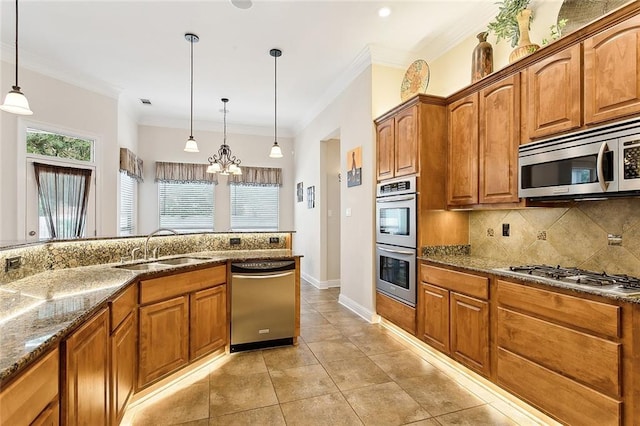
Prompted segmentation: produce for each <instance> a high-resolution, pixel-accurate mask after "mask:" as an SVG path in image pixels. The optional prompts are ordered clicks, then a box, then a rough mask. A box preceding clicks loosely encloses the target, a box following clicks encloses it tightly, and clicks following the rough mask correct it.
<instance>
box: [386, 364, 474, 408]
mask: <svg viewBox="0 0 640 426" xmlns="http://www.w3.org/2000/svg"><path fill="white" fill-rule="evenodd" d="M398 384H399V385H400V386H401V387H402V388H403V389H404V390H405V391H406V392H407V393H408V394H409V395H411V396H412V397H413V399H415V400H416V401H417V402H418V403H419V404H420V405H422V406H423V407H424V408H425V409H426V410H427V411H429V413H431V414H432V415H434V416H439V415H441V414H447V413H451V412H454V411H459V410H462V409H465V408H471V407H476V406H478V405H483V404H484V403H485V402H484V401H482V400H481V399H480V398H478V397H476V396H475V395H473V394H472V393H470V392H469V391H467V390H466V389H465V388H463V387H462V386H460V385H459V384H457V383H456V382H455V381H454V380H452V379H451V378H449V377H447V376H445V375H444V374H442V373H439V372H433V373H432V374H429V375H427V376H419V377H413V378H410V379H404V380H400V381H398Z"/></svg>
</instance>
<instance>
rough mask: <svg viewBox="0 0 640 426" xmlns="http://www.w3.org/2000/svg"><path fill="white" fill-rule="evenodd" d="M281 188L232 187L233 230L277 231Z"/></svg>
mask: <svg viewBox="0 0 640 426" xmlns="http://www.w3.org/2000/svg"><path fill="white" fill-rule="evenodd" d="M279 198H280V187H279V186H272V185H270V186H265V185H247V184H244V185H231V229H233V230H241V229H244V230H249V229H255V230H277V229H278V206H279Z"/></svg>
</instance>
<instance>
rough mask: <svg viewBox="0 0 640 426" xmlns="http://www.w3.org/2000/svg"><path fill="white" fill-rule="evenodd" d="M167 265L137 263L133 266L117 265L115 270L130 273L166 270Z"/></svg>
mask: <svg viewBox="0 0 640 426" xmlns="http://www.w3.org/2000/svg"><path fill="white" fill-rule="evenodd" d="M168 266H169V265H160V264H158V263H155V262H153V263H138V264H134V265H118V266H116V268H118V269H128V270H130V271H150V270H155V269H162V268H166V267H168Z"/></svg>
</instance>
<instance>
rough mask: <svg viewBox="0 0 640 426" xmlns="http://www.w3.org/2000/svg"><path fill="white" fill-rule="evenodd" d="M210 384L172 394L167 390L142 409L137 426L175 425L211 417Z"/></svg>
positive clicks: (136, 422)
mask: <svg viewBox="0 0 640 426" xmlns="http://www.w3.org/2000/svg"><path fill="white" fill-rule="evenodd" d="M208 389H209V384H208V383H196V384H193V385H190V386H187V387H185V388H181V389H178V390H177V391H176V392H172V390H171V389H167V390H165V391H163V392H162V394H161V395H162V396H161V397H160V396H158V397H156V398H154V399H153V402H151V403H148V404H145V406H144V407H140V408H139V409H138V411H137V412H136V415H135V416H134V419H133V422H134V424H135V425H151V426H159V425H173V424H178V423H184V422H189V421H194V420H200V419H206V418H208V417H209V392H208Z"/></svg>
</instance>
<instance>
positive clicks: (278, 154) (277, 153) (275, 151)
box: [269, 49, 282, 158]
mask: <svg viewBox="0 0 640 426" xmlns="http://www.w3.org/2000/svg"><path fill="white" fill-rule="evenodd" d="M269 54H270V55H271V56H273V70H274V73H273V105H274V108H273V109H274V113H273V134H274V136H273V138H274V142H273V146H272V147H271V152H270V153H269V157H271V158H282V149H280V145H278V58H279V57H280V56H282V50H280V49H271V50H270V51H269Z"/></svg>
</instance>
